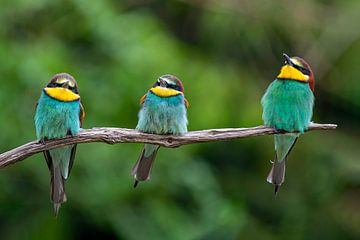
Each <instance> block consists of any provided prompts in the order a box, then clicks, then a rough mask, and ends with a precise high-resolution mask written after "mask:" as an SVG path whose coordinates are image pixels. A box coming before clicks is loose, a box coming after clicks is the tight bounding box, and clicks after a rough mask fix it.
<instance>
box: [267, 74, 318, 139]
mask: <svg viewBox="0 0 360 240" xmlns="http://www.w3.org/2000/svg"><path fill="white" fill-rule="evenodd" d="M261 104H262V106H263V116H262V117H263V120H264V124H265V125H266V126H270V127H274V128H276V129H281V130H285V131H288V132H293V131H299V132H300V133H303V132H304V131H305V130H306V129H307V128H308V126H309V124H310V121H311V118H312V114H313V105H314V95H313V93H312V91H311V89H310V87H309V84H307V83H302V82H297V81H293V80H279V79H276V80H275V81H273V82H272V83H271V84H270V86H269V87H268V89H267V90H266V93H265V95H264V96H263V98H262V100H261Z"/></svg>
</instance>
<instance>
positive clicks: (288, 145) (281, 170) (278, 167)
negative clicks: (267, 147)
mask: <svg viewBox="0 0 360 240" xmlns="http://www.w3.org/2000/svg"><path fill="white" fill-rule="evenodd" d="M298 137H299V135H298V134H286V135H275V150H276V151H275V157H274V161H273V163H272V167H271V170H270V172H269V174H268V176H267V179H266V180H267V181H268V182H269V183H272V184H274V185H275V195H276V194H277V193H278V191H279V188H280V186H281V184H283V183H284V181H285V162H286V161H287V158H288V156H289V154H290V152H291V150H292V149H293V148H294V145H295V143H296V141H297V139H298Z"/></svg>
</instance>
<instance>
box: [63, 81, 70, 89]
mask: <svg viewBox="0 0 360 240" xmlns="http://www.w3.org/2000/svg"><path fill="white" fill-rule="evenodd" d="M69 83H70V81H65V82H64V83H63V84H62V85H61V87H63V88H69Z"/></svg>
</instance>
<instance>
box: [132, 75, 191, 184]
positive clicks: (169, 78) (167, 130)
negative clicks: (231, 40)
mask: <svg viewBox="0 0 360 240" xmlns="http://www.w3.org/2000/svg"><path fill="white" fill-rule="evenodd" d="M140 104H141V105H142V106H141V109H140V112H139V121H138V124H137V126H136V129H137V130H139V131H142V132H146V133H155V134H183V133H186V132H187V124H188V120H187V115H186V110H187V107H188V105H189V104H188V101H187V100H186V99H185V96H184V87H183V85H182V83H181V81H180V80H179V79H178V78H177V77H175V76H173V75H164V76H161V77H160V78H159V79H158V80H157V81H156V83H155V84H154V85H153V87H152V88H151V89H150V90H149V91H148V92H147V93H146V94H145V95H144V96H143V97H142V98H141V99H140ZM159 147H160V146H158V145H153V144H145V146H144V148H143V150H142V152H141V155H140V158H139V160H138V161H137V162H136V164H135V166H134V167H133V170H132V175H133V176H134V178H135V183H134V187H136V186H137V184H138V183H139V181H146V180H148V179H149V178H150V173H151V169H152V165H153V163H154V160H155V157H156V153H157V151H158V150H159Z"/></svg>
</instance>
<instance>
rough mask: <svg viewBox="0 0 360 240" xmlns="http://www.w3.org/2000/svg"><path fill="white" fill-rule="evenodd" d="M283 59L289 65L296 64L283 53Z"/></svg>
mask: <svg viewBox="0 0 360 240" xmlns="http://www.w3.org/2000/svg"><path fill="white" fill-rule="evenodd" d="M283 57H284V58H285V63H286V64H287V65H290V66H293V65H294V64H293V63H292V62H291V59H290V57H289V55H287V54H286V53H283Z"/></svg>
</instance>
